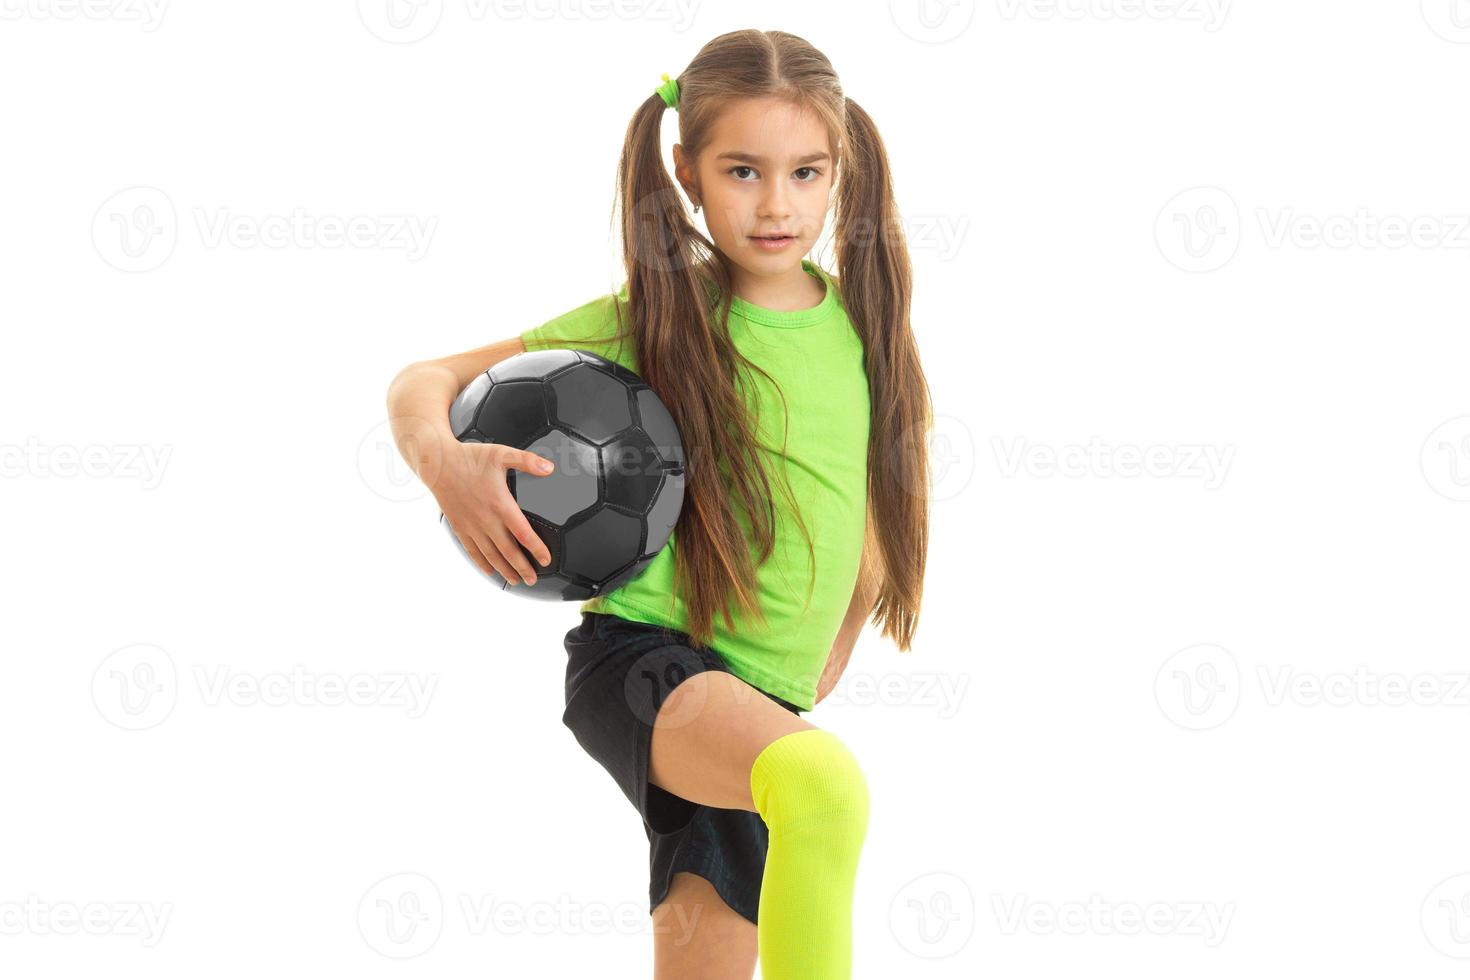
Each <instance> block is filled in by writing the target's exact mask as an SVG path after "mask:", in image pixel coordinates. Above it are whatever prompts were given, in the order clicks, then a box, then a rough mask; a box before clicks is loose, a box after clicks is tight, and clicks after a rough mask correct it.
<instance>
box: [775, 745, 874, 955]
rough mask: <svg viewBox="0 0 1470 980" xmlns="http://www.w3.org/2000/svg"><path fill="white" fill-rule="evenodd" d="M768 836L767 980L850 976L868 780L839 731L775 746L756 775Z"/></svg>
mask: <svg viewBox="0 0 1470 980" xmlns="http://www.w3.org/2000/svg"><path fill="white" fill-rule="evenodd" d="M750 794H751V796H752V798H754V800H755V808H756V812H757V813H759V814H760V815H761V819H763V820H764V821H765V822H766V828H767V830H768V831H769V832H770V847H769V849H768V850H767V852H766V869H765V873H764V875H763V876H762V878H761V897H760V905H759V906H758V909H757V913H756V919H757V924H756V939H757V942H758V943H759V947H760V965H761V976H762V977H763V978H764V980H849V978H850V977H851V976H852V898H853V889H854V886H855V884H856V880H857V866H858V857H859V856H860V854H861V852H862V847H863V838H864V837H865V836H866V835H867V830H868V784H867V780H866V779H865V778H864V776H863V773H862V770H861V769H860V768H859V767H858V763H857V759H856V758H854V757H853V754H852V752H851V751H850V750H849V749H848V748H847V746H846V745H844V744H843V743H842V742H841V740H839V739H838V738H837V737H836V736H835V735H833V734H832V733H831V732H828V731H825V730H823V729H820V728H806V729H802V730H801V731H799V732H791V733H790V734H787V735H783V736H781V737H780V738H778V739H776V740H775V741H773V742H771V743H770V744H769V745H767V746H766V747H765V748H764V749H762V750H761V752H760V754H759V755H758V756H756V760H755V764H754V765H753V766H752V767H751V770H750Z"/></svg>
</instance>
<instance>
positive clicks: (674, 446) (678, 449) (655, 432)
mask: <svg viewBox="0 0 1470 980" xmlns="http://www.w3.org/2000/svg"><path fill="white" fill-rule="evenodd" d="M635 400H636V401H637V404H638V424H639V427H640V428H642V429H643V431H644V432H646V433H648V438H649V439H651V440H653V444H654V445H655V446H657V447H658V453H659V455H660V456H662V457H663V458H664V459H667V460H672V461H674V462H677V463H680V464H682V463H683V462H684V443H683V442H682V441H681V440H680V439H679V429H678V427H677V426H675V425H674V417H673V416H672V415H670V414H669V410H668V409H667V408H665V407H664V403H663V402H661V401H659V400H658V395H656V394H654V392H653V389H652V388H643V389H641V390H640V391H639V392H638V394H637V397H636V399H635Z"/></svg>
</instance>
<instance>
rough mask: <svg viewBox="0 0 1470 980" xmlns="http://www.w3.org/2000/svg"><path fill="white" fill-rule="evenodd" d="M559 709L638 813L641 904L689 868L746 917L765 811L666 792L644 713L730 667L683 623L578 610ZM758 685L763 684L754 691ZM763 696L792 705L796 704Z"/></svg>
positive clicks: (651, 902) (761, 859) (761, 854)
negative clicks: (669, 625) (645, 854)
mask: <svg viewBox="0 0 1470 980" xmlns="http://www.w3.org/2000/svg"><path fill="white" fill-rule="evenodd" d="M563 643H564V645H565V646H566V649H567V681H566V705H567V707H566V712H565V713H564V714H563V715H562V724H564V725H566V726H567V727H568V728H570V729H571V730H572V734H573V735H575V736H576V738H577V741H578V742H579V743H580V744H581V746H582V748H584V749H585V750H586V751H587V753H588V754H589V755H591V756H592V758H594V759H596V760H597V762H598V763H599V764H600V765H601V766H602V767H603V768H604V769H606V770H607V772H608V774H609V775H611V776H612V778H613V781H614V782H615V783H617V784H618V788H619V789H620V790H622V791H623V795H624V796H626V797H627V798H628V801H629V802H630V803H632V804H633V806H634V807H635V808H636V809H637V810H638V813H639V814H640V815H641V816H642V817H643V829H644V831H645V832H646V834H647V836H648V843H649V861H648V866H649V882H648V909H649V912H650V914H651V913H652V912H653V910H654V909H655V908H657V907H658V904H659V903H660V902H662V901H663V900H664V897H665V896H666V895H667V894H668V891H669V885H670V883H671V882H672V881H673V877H674V873H675V872H678V871H691V872H693V873H694V874H697V875H699V876H700V877H701V878H704V879H705V880H707V881H708V882H709V883H710V884H711V885H713V886H714V888H715V891H716V892H717V893H718V894H719V896H720V898H722V899H724V901H725V904H727V905H729V906H730V907H731V908H732V909H734V910H735V911H736V912H738V913H740V914H741V915H742V916H744V917H745V918H746V919H749V920H750V921H751V922H755V921H756V909H757V908H758V907H759V904H760V890H761V876H762V875H763V874H764V873H765V868H766V847H767V843H768V840H769V838H768V836H767V832H766V824H765V821H764V820H762V819H761V816H760V814H758V813H755V812H753V811H751V810H739V809H736V810H726V809H723V808H720V807H712V806H705V805H703V804H699V803H694V802H691V801H690V800H686V799H684V798H683V797H679V796H675V795H674V794H672V793H670V792H668V791H667V790H665V789H663V788H662V787H659V786H654V785H653V784H652V783H650V782H649V781H648V751H649V746H650V744H651V743H652V739H653V720H654V718H655V717H656V716H657V714H658V710H659V708H660V707H661V706H662V705H663V703H664V700H665V699H666V698H667V697H668V696H669V694H670V693H671V692H672V691H673V690H674V688H675V687H677V686H678V685H679V684H680V683H681V682H682V681H684V680H685V679H687V678H689V677H691V676H693V675H694V674H697V673H700V672H701V671H706V670H723V671H725V672H726V673H729V672H730V668H729V667H728V666H727V665H726V663H725V661H724V660H723V659H722V658H721V657H720V655H719V654H718V653H716V652H715V651H713V650H711V649H709V648H707V647H697V646H695V645H694V643H693V641H692V640H691V639H690V637H689V636H688V635H687V634H685V633H680V632H677V631H674V630H669V629H665V628H663V627H661V626H653V625H650V624H647V623H635V622H632V621H630V620H626V619H623V618H621V617H619V616H611V615H607V614H604V613H594V612H585V613H583V614H582V622H581V624H580V625H578V626H576V627H574V628H573V629H571V630H569V631H568V632H567V635H566V638H565V639H564V641H563ZM761 693H762V694H766V692H764V691H762V692H761ZM766 697H768V698H770V699H771V700H772V701H774V702H776V703H777V704H779V705H780V706H781V707H783V708H785V709H786V710H787V711H790V712H792V713H793V714H798V715H799V714H800V713H801V710H800V709H799V708H797V706H796V705H794V704H791V703H790V702H788V701H783V700H782V699H781V698H778V697H776V696H775V695H772V694H766Z"/></svg>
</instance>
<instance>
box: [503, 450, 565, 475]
mask: <svg viewBox="0 0 1470 980" xmlns="http://www.w3.org/2000/svg"><path fill="white" fill-rule="evenodd" d="M500 465H502V466H506V467H510V468H513V469H517V470H521V471H522V472H525V473H530V474H531V475H532V476H546V475H548V474H549V473H551V471H552V470H554V469H556V466H555V465H554V464H553V463H552V462H551V460H549V459H547V458H546V457H545V456H537V455H536V454H535V453H533V452H531V451H529V450H526V449H512V450H509V451H508V452H506V453H504V454H502V455H501V457H500Z"/></svg>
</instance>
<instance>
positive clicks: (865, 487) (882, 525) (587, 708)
mask: <svg viewBox="0 0 1470 980" xmlns="http://www.w3.org/2000/svg"><path fill="white" fill-rule="evenodd" d="M669 108H672V109H674V110H675V111H677V112H678V114H679V115H678V123H679V143H678V144H676V145H675V146H674V147H673V165H674V173H675V175H676V176H677V178H678V183H679V186H680V187H681V188H682V190H683V193H684V195H685V196H687V199H688V201H689V202H690V203H691V204H692V205H693V210H694V212H695V213H699V212H700V211H701V209H702V210H703V212H704V221H705V225H706V228H707V229H708V232H709V237H705V235H703V234H701V233H700V232H699V231H698V230H697V229H696V228H695V227H694V225H693V223H692V221H691V218H690V215H689V212H688V211H687V210H686V207H685V204H684V201H683V200H682V199H681V198H680V197H679V194H678V191H677V190H676V188H675V185H674V183H673V182H672V181H671V180H670V177H669V172H668V170H667V169H666V168H665V165H664V160H663V156H662V153H661V151H660V147H659V130H660V123H661V121H662V119H663V118H664V112H665V110H666V109H669ZM618 176H619V196H620V209H621V215H622V230H623V247H624V262H625V266H626V271H627V281H626V282H625V283H624V285H623V286H622V288H621V290H620V291H619V292H618V293H617V294H610V295H605V296H602V297H600V298H598V299H595V300H592V301H591V302H588V303H586V304H584V305H582V306H579V307H577V308H575V309H573V310H571V311H570V312H568V313H566V314H564V315H562V316H559V317H557V318H555V319H553V320H551V321H549V322H547V323H545V324H543V325H541V326H539V327H535V328H532V329H529V330H526V331H525V332H524V333H522V334H520V335H519V336H518V337H514V338H511V339H510V340H507V341H502V342H500V343H497V344H491V345H489V346H487V347H483V348H479V349H477V350H474V351H469V352H467V353H464V354H460V355H456V356H453V357H447V358H442V359H439V360H436V361H426V362H420V363H418V364H414V365H411V366H410V367H408V368H406V369H404V371H403V372H402V373H401V374H400V375H399V376H398V378H396V379H395V381H394V384H393V387H392V388H391V389H390V392H389V415H390V417H391V418H392V419H393V420H394V421H393V425H394V427H395V435H396V436H401V437H403V438H400V447H404V452H405V458H407V459H408V461H409V463H410V465H412V466H414V467H415V469H416V471H417V472H419V474H420V476H421V477H423V478H425V482H426V483H429V484H430V486H431V489H432V490H433V492H434V495H435V497H436V499H437V501H438V503H439V505H440V508H441V509H442V510H443V512H444V515H445V518H446V519H447V520H448V521H449V523H450V526H451V528H452V529H453V530H454V532H455V534H456V535H457V536H458V537H459V539H460V541H461V543H463V544H464V546H465V548H466V550H467V551H468V552H469V553H470V555H471V556H472V557H474V558H475V560H476V561H477V563H479V564H480V565H481V567H482V568H483V569H484V570H485V571H487V572H488V571H490V570H491V569H492V568H493V569H494V570H495V571H497V572H499V573H500V574H501V575H502V576H504V577H505V578H506V579H507V580H508V581H511V582H519V581H525V582H527V583H530V582H534V581H535V569H534V567H533V564H532V561H533V560H534V561H535V562H536V563H538V564H540V565H542V566H544V565H545V564H547V563H548V561H549V560H550V555H549V552H548V550H547V548H546V546H545V544H544V543H543V542H542V541H541V540H540V538H539V537H538V536H537V535H536V533H535V532H534V531H533V530H532V529H531V527H530V525H529V523H528V522H527V521H526V519H525V517H524V515H523V514H522V513H521V512H520V510H519V509H518V508H517V506H516V504H515V501H514V499H513V498H512V497H511V496H510V494H509V491H508V489H507V486H506V481H505V478H504V477H505V472H506V471H507V470H508V469H512V468H513V469H516V470H520V471H524V472H526V473H529V474H531V475H532V476H536V475H545V472H546V471H545V470H541V469H537V465H538V464H541V463H543V462H545V461H543V460H541V459H540V458H539V457H537V456H535V455H534V454H531V453H528V452H524V451H520V450H516V449H514V448H511V447H507V446H495V445H488V446H487V445H473V444H465V445H461V444H459V443H458V442H456V441H455V440H454V438H453V436H452V434H450V432H449V430H448V426H447V422H446V420H445V417H446V410H447V407H448V405H449V403H450V402H451V401H452V400H453V399H454V397H455V396H456V395H457V394H458V392H459V391H460V390H461V389H462V388H463V387H464V386H465V385H467V384H469V383H470V381H471V380H473V379H474V378H475V377H476V376H477V375H478V374H479V373H481V372H483V371H485V370H486V369H488V368H489V367H490V366H492V365H493V364H495V363H496V362H498V361H500V360H502V359H504V358H506V357H509V356H512V355H513V354H516V353H520V352H522V351H524V350H535V349H544V348H549V347H577V348H582V349H587V350H592V351H595V352H597V353H599V354H602V355H603V356H604V357H607V358H609V359H610V360H614V361H617V362H619V363H621V364H623V365H625V366H626V367H628V368H630V369H632V370H634V371H636V372H637V373H638V374H640V375H641V376H642V377H643V379H644V380H645V381H647V382H648V383H649V384H650V385H651V386H652V387H653V388H654V390H655V391H657V392H658V394H659V397H660V398H661V399H662V400H663V402H664V404H665V405H666V406H668V409H669V411H670V412H671V413H672V414H673V416H674V419H675V421H676V422H677V424H678V427H679V431H680V434H681V437H682V440H683V443H684V448H685V456H686V483H685V495H684V505H683V510H682V512H681V513H680V516H679V520H678V523H677V525H676V527H675V529H674V534H673V535H672V536H671V537H670V539H669V541H668V543H667V545H666V546H665V547H664V549H663V550H662V551H661V552H660V553H659V555H658V556H657V557H656V558H655V559H654V560H653V562H652V563H650V564H649V565H648V567H647V568H645V569H644V570H643V571H642V572H641V573H640V574H639V575H638V576H637V577H635V578H634V579H632V580H631V581H629V582H627V583H624V584H623V585H622V586H621V587H619V588H617V589H615V590H613V591H611V592H609V593H607V594H605V595H602V596H598V597H596V598H594V599H591V600H588V601H586V602H584V603H582V604H581V606H580V607H579V609H580V612H581V614H582V619H581V623H580V624H579V625H578V626H577V627H575V628H574V629H572V630H571V631H569V632H568V633H567V634H566V637H565V639H564V645H565V647H566V650H567V653H568V663H567V673H566V712H565V714H564V715H563V716H562V721H563V723H564V724H566V725H567V726H568V727H569V728H570V729H571V730H572V732H573V734H574V735H575V736H576V738H577V740H578V742H579V743H580V744H581V745H582V746H583V747H584V748H585V749H586V750H587V752H588V753H589V754H591V755H592V757H593V758H595V759H596V760H597V761H598V763H600V764H601V765H602V766H603V767H604V768H605V769H606V770H607V771H608V773H610V774H611V775H612V777H613V778H614V780H616V782H617V784H618V786H619V787H620V788H621V790H622V792H623V793H624V794H625V795H626V796H627V798H628V799H629V801H630V802H631V803H632V804H633V805H634V806H635V807H636V808H637V809H638V811H639V813H640V814H641V815H642V817H643V822H644V827H645V830H646V832H647V836H648V839H649V843H650V847H651V854H650V870H651V876H650V883H649V899H650V908H651V911H652V914H653V917H654V924H655V929H654V934H655V939H654V943H655V967H656V976H657V977H661V978H687V977H696V976H697V977H701V978H706V980H708V978H727V977H728V978H740V980H748V978H749V977H751V975H752V974H753V972H754V968H755V964H756V960H757V957H758V958H759V962H760V966H761V971H762V975H763V976H764V977H765V980H832V978H847V977H849V976H850V975H851V960H852V935H851V923H852V902H853V892H854V885H855V881H856V874H857V865H858V858H859V853H860V851H861V849H862V845H863V841H864V837H865V834H866V829H867V821H868V805H869V800H868V792H867V784H866V781H865V779H864V776H863V773H862V770H861V769H860V767H859V765H858V763H857V760H856V759H855V758H854V757H853V755H852V753H851V752H850V751H849V750H848V749H847V748H846V746H845V745H844V744H843V743H842V742H841V741H840V740H839V739H838V738H836V737H835V736H833V735H832V734H831V733H829V732H827V731H825V730H823V729H820V728H817V727H815V726H813V725H812V724H810V723H809V722H807V721H806V720H805V719H804V718H802V717H801V713H802V712H803V711H810V710H811V709H812V707H813V706H814V705H815V704H816V702H818V701H820V700H821V699H822V698H823V697H825V696H826V694H827V693H828V692H829V691H831V689H832V687H833V685H834V684H835V683H836V681H837V679H838V677H839V676H840V675H841V673H842V671H843V669H844V667H845V666H846V663H847V659H848V656H849V654H850V653H851V651H852V647H853V644H854V642H855V641H856V639H857V636H858V634H859V632H860V631H861V629H862V627H863V624H864V623H865V622H867V621H868V620H869V619H870V618H871V619H873V620H874V621H875V622H877V623H878V624H879V625H880V626H881V627H882V630H883V633H884V634H885V635H887V636H889V637H891V638H892V639H893V640H894V641H895V642H896V644H897V645H898V647H899V648H900V649H902V650H907V649H909V646H910V641H911V638H912V636H913V632H914V628H915V625H916V622H917V617H918V612H919V601H920V596H921V593H922V586H923V569H924V562H925V554H926V550H927V544H928V505H927V491H928V484H927V473H928V464H927V459H926V455H925V442H926V433H927V429H928V427H929V425H930V424H931V412H930V402H929V392H928V386H927V384H926V382H925V378H924V374H923V371H922V369H921V367H920V363H919V356H918V350H917V345H916V344H915V341H914V336H913V334H912V332H911V330H910V326H909V296H910V274H909V261H908V254H907V251H906V250H905V247H904V243H903V240H902V236H901V229H900V226H899V217H898V212H897V209H896V207H895V204H894V201H893V196H892V188H891V181H890V176H889V172H888V161H887V155H886V153H885V151H884V148H883V143H882V141H881V139H880V138H879V136H878V132H877V129H876V128H875V127H874V124H873V121H872V119H870V118H869V117H868V115H867V113H865V112H864V111H863V110H862V109H861V108H860V107H859V106H858V105H857V103H855V102H853V101H852V100H851V99H849V98H846V97H845V96H844V95H843V93H842V88H841V85H840V84H839V82H838V78H837V75H836V73H835V72H834V71H833V68H832V65H831V64H830V63H829V62H828V60H827V58H826V57H825V56H823V55H822V53H821V52H819V51H817V50H816V49H814V48H813V47H812V46H811V45H809V44H808V43H807V42H806V41H804V40H802V39H801V38H799V37H795V36H793V35H791V34H786V33H783V32H780V31H756V30H746V31H736V32H734V33H730V34H725V35H723V36H720V37H717V38H715V39H714V40H712V41H710V42H709V43H708V44H706V45H705V46H704V48H703V49H701V50H700V52H699V53H698V55H697V56H696V57H695V58H694V60H693V61H692V62H691V63H690V64H689V66H688V68H686V69H685V70H684V71H683V72H682V73H681V74H680V75H679V76H678V77H677V78H675V79H670V78H669V77H668V76H667V75H665V76H664V83H663V84H662V85H660V86H658V87H657V89H655V91H654V93H653V94H651V95H650V96H649V97H648V98H647V99H646V100H644V102H643V103H642V104H641V105H640V106H639V107H638V109H637V111H636V112H635V113H634V115H633V119H632V122H631V123H630V125H629V127H628V131H627V137H626V141H625V144H624V147H623V153H622V160H621V163H620V165H619V173H618ZM834 194H835V202H834V200H833V196H834ZM829 207H835V221H836V229H835V234H834V240H835V243H836V249H837V265H838V268H839V270H840V272H841V275H840V277H835V276H833V275H831V274H829V273H828V272H827V271H826V270H824V269H823V268H821V267H820V266H818V265H815V264H813V263H812V262H810V261H808V260H807V258H806V255H807V253H808V252H809V251H810V250H811V248H812V246H813V245H814V244H815V242H816V240H817V238H818V236H819V235H820V233H821V232H822V229H823V227H824V225H825V223H826V221H827V217H828V209H829ZM415 420H417V421H415ZM410 430H413V431H412V432H411V431H410ZM425 431H427V432H429V433H431V434H432V439H430V440H425V438H424V432H425ZM414 437H416V438H414ZM415 442H416V443H417V444H418V445H419V446H425V445H432V446H433V447H434V452H433V453H432V454H428V453H426V452H424V451H422V449H419V450H417V451H410V450H409V449H408V448H407V447H409V446H410V445H411V444H412V443H415ZM431 464H432V468H433V472H432V473H429V472H427V471H428V469H429V467H430V465H431ZM487 472H488V474H489V477H490V478H489V479H487V478H486V474H487ZM772 477H775V478H777V479H776V480H775V482H774V489H773V482H772V480H771V478H772ZM521 478H522V479H524V477H521ZM778 496H779V500H778V499H777V497H778ZM732 606H733V608H732ZM717 614H718V615H717Z"/></svg>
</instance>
